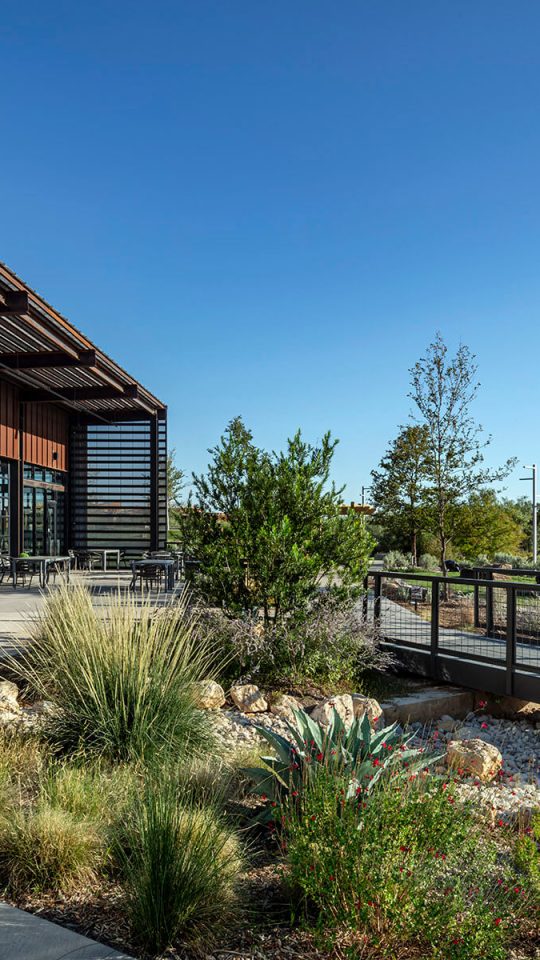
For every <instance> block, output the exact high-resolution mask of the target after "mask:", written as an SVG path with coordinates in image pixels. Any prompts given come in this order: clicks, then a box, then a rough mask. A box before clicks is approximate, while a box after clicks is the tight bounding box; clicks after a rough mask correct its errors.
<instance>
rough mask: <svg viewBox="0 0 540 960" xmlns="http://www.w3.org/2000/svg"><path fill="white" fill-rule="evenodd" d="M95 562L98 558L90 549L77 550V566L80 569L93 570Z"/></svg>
mask: <svg viewBox="0 0 540 960" xmlns="http://www.w3.org/2000/svg"><path fill="white" fill-rule="evenodd" d="M95 563H96V558H95V556H93V555H92V553H91V552H90V551H89V550H78V551H77V568H78V569H79V570H93V569H94V565H95Z"/></svg>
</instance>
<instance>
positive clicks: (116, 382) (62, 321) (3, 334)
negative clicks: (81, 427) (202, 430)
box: [0, 262, 166, 414]
mask: <svg viewBox="0 0 540 960" xmlns="http://www.w3.org/2000/svg"><path fill="white" fill-rule="evenodd" d="M13 290H19V291H25V292H26V293H27V295H28V304H29V305H28V313H27V314H21V315H16V316H2V313H1V309H2V305H1V303H0V370H2V372H3V375H5V376H6V377H7V378H8V379H10V380H12V381H14V382H17V383H19V384H21V385H22V386H24V387H27V388H34V389H39V390H47V391H49V392H50V399H51V402H57V403H62V404H64V405H65V406H68V407H71V408H73V407H75V408H76V409H80V410H83V411H86V412H88V413H98V412H99V413H103V414H105V413H106V412H107V411H110V412H111V413H113V412H114V411H122V412H124V411H127V410H133V411H137V410H145V411H148V410H149V409H150V410H156V412H159V411H163V410H165V409H166V407H165V404H164V403H162V401H161V400H158V398H157V397H155V396H154V395H153V394H152V393H150V391H149V390H147V389H146V387H143V386H142V384H140V383H139V382H138V381H137V380H135V378H134V377H132V376H130V374H128V373H127V371H126V370H124V369H123V367H121V366H120V365H119V364H118V363H116V361H114V360H112V359H111V357H109V356H108V355H107V354H106V353H104V352H103V351H102V350H100V349H99V348H97V347H96V346H95V345H94V344H93V343H92V342H91V341H90V340H89V339H88V338H87V337H86V336H84V334H82V333H81V332H80V331H79V330H78V329H77V328H76V327H75V326H74V325H73V324H72V323H71V322H70V321H69V320H67V319H66V318H65V317H64V316H62V314H60V313H58V311H57V310H55V309H54V308H53V307H51V306H50V304H48V303H47V302H46V301H45V300H44V299H43V298H42V297H41V296H40V295H39V294H37V293H36V292H35V291H34V290H33V289H32V288H31V287H29V286H28V285H27V284H26V283H24V281H23V280H21V278H20V277H18V276H17V274H16V273H14V272H13V271H12V270H10V268H9V267H7V266H6V265H5V264H3V263H1V262H0V293H1V294H3V293H5V292H7V291H13ZM61 349H66V350H69V352H70V353H71V354H72V355H74V356H76V355H77V354H78V353H80V352H83V351H88V350H95V364H93V365H92V366H90V365H88V364H87V365H81V366H72V365H69V366H67V365H63V366H62V365H58V366H52V367H41V368H40V367H32V368H29V369H27V368H25V369H18V363H19V361H18V360H17V369H13V368H10V369H9V370H7V369H6V367H5V365H4V366H3V367H2V354H4V355H5V354H20V355H23V354H26V353H34V352H36V353H49V352H50V353H57V352H58V351H59V350H61ZM6 359H7V358H6ZM55 359H56V358H55ZM92 363H93V361H92ZM107 385H109V386H110V387H111V390H112V391H116V390H117V391H118V393H117V394H116V393H115V394H114V395H113V396H111V397H110V398H108V399H95V398H87V399H79V398H77V400H76V401H75V400H67V399H65V398H63V397H61V396H58V393H57V392H58V391H62V390H63V389H75V390H77V389H79V390H81V389H88V388H92V387H96V388H100V387H101V388H103V387H104V386H107ZM123 388H131V390H132V391H133V389H134V388H136V390H137V396H135V397H133V396H132V397H128V396H126V395H124V394H122V389H123Z"/></svg>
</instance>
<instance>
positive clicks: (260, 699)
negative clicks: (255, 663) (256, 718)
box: [231, 683, 268, 713]
mask: <svg viewBox="0 0 540 960" xmlns="http://www.w3.org/2000/svg"><path fill="white" fill-rule="evenodd" d="M231 699H232V701H233V703H234V705H235V707H238V709H239V710H240V711H241V712H242V713H265V712H266V711H267V710H268V702H267V701H266V700H265V698H264V696H263V695H262V693H261V691H260V690H259V688H258V687H257V686H256V685H255V684H254V683H237V684H235V685H234V687H231Z"/></svg>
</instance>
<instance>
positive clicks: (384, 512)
mask: <svg viewBox="0 0 540 960" xmlns="http://www.w3.org/2000/svg"><path fill="white" fill-rule="evenodd" d="M427 452H428V431H427V428H426V427H425V426H423V425H417V424H415V425H411V426H406V427H402V428H401V430H400V432H399V434H398V435H397V437H396V439H395V440H394V441H393V442H392V443H391V444H390V446H389V448H388V450H387V451H386V453H385V454H384V456H383V458H382V460H381V462H380V464H379V468H378V469H377V470H373V471H372V473H371V476H372V486H371V496H372V502H373V504H374V506H375V507H376V508H377V511H378V514H380V516H381V520H382V523H383V524H384V526H385V528H386V530H387V531H390V532H393V533H394V534H401V537H403V538H404V539H405V540H406V549H407V550H408V551H409V552H410V554H411V556H412V560H413V563H414V565H415V566H416V563H417V557H418V538H419V535H420V532H421V529H422V525H425V505H424V485H425V478H426V458H427ZM395 545H397V546H402V545H403V544H402V543H399V544H397V543H396V544H395Z"/></svg>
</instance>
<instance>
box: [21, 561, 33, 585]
mask: <svg viewBox="0 0 540 960" xmlns="http://www.w3.org/2000/svg"><path fill="white" fill-rule="evenodd" d="M35 575H36V565H35V563H31V562H30V561H29V560H19V561H18V563H17V580H22V585H23V587H25V586H26V581H28V589H30V587H31V586H32V580H33V579H34V577H35Z"/></svg>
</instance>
